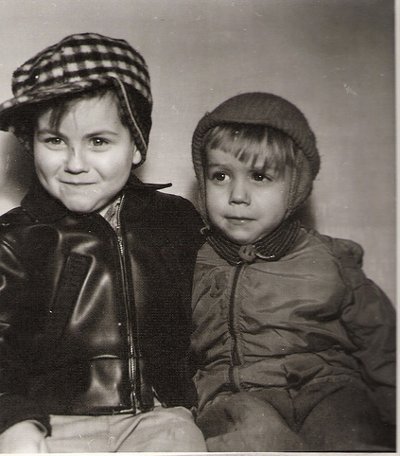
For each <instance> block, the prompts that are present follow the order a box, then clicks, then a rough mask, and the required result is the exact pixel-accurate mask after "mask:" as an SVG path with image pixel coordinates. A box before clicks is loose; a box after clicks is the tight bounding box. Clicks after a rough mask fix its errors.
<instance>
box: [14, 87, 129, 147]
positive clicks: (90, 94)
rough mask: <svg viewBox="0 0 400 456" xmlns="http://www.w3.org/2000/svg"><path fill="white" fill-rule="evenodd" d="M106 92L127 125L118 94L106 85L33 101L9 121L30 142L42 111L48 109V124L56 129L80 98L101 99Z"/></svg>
mask: <svg viewBox="0 0 400 456" xmlns="http://www.w3.org/2000/svg"><path fill="white" fill-rule="evenodd" d="M107 94H110V95H111V96H112V97H114V98H115V100H116V102H117V107H118V115H119V117H120V120H121V123H122V124H123V125H124V126H126V127H128V120H127V118H126V116H125V113H124V111H123V109H122V107H121V105H120V103H119V100H118V96H117V94H116V93H115V91H114V90H113V86H112V85H106V86H102V87H100V88H98V89H95V90H90V91H87V92H79V93H73V94H68V95H64V96H60V97H57V98H54V99H51V100H45V101H40V102H37V103H33V104H31V105H28V106H26V107H24V109H21V110H20V111H19V112H17V113H16V114H15V115H14V118H13V121H12V122H11V124H12V126H13V128H14V133H15V134H16V135H17V136H18V135H21V136H22V135H24V136H25V137H27V138H28V139H29V142H30V143H32V140H33V135H34V132H35V129H36V127H37V123H38V119H39V117H40V116H42V115H43V114H44V113H46V112H48V111H50V118H49V125H50V127H51V128H54V129H57V128H58V127H59V126H60V123H61V121H62V119H63V117H64V116H65V115H66V114H67V113H68V111H69V110H70V109H71V107H72V106H73V105H74V104H76V103H78V102H79V101H81V100H89V99H92V98H99V99H101V98H103V97H105V96H106V95H107Z"/></svg>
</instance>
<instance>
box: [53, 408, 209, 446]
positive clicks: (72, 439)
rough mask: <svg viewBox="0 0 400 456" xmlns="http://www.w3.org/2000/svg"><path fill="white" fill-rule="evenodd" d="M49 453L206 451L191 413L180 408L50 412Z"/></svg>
mask: <svg viewBox="0 0 400 456" xmlns="http://www.w3.org/2000/svg"><path fill="white" fill-rule="evenodd" d="M50 423H51V426H52V435H51V437H46V439H45V443H46V445H47V451H48V452H50V453H92V452H96V453H101V452H120V451H121V452H123V451H127V452H205V451H207V449H206V444H205V442H204V438H203V435H202V433H201V431H200V430H199V428H198V427H197V426H196V425H195V424H194V421H193V418H192V414H191V412H190V411H189V410H187V409H185V408H183V407H171V408H163V407H161V406H156V407H155V408H154V410H153V411H151V412H146V413H139V414H138V415H129V414H127V415H101V416H76V415H75V416H69V415H68V416H61V415H51V417H50Z"/></svg>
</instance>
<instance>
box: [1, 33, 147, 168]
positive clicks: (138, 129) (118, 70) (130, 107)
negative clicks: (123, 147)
mask: <svg viewBox="0 0 400 456" xmlns="http://www.w3.org/2000/svg"><path fill="white" fill-rule="evenodd" d="M110 82H111V83H112V84H113V85H114V88H115V90H116V93H117V95H118V98H119V100H120V102H121V106H122V108H123V110H124V112H125V114H126V117H127V119H128V120H129V124H130V127H131V128H130V130H131V132H132V135H133V139H134V141H135V143H136V146H137V147H138V148H139V150H140V152H141V153H142V162H143V161H144V159H145V155H146V151H147V145H148V139H149V133H150V128H151V109H152V96H151V90H150V76H149V72H148V69H147V65H146V62H145V60H144V58H143V57H142V56H141V55H140V54H139V53H138V52H137V51H136V50H135V49H133V48H132V47H131V46H130V45H129V44H128V43H127V42H126V41H125V40H121V39H114V38H109V37H106V36H103V35H100V34H97V33H80V34H74V35H70V36H67V37H65V38H64V39H62V40H61V41H59V42H58V43H56V44H54V45H52V46H49V47H47V48H46V49H44V50H43V51H41V52H39V53H38V54H37V55H35V56H34V57H32V58H31V59H29V60H27V61H26V62H25V63H24V64H22V65H21V66H20V67H19V68H17V69H16V70H15V72H14V73H13V77H12V92H13V94H14V98H12V99H10V100H8V101H5V102H4V103H2V104H0V129H1V130H9V129H10V127H11V126H12V123H13V116H14V114H15V113H16V112H17V111H18V112H19V111H21V110H23V108H24V107H26V106H28V105H31V104H34V103H38V102H40V101H45V100H51V99H53V98H56V97H59V96H62V95H66V94H71V93H79V92H83V91H88V90H91V89H95V88H99V87H101V86H104V85H106V84H110Z"/></svg>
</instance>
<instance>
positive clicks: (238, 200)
mask: <svg viewBox="0 0 400 456" xmlns="http://www.w3.org/2000/svg"><path fill="white" fill-rule="evenodd" d="M229 203H230V204H247V205H248V204H250V194H249V191H248V189H247V188H246V184H245V183H244V182H242V181H236V182H233V183H232V186H231V192H230V198H229Z"/></svg>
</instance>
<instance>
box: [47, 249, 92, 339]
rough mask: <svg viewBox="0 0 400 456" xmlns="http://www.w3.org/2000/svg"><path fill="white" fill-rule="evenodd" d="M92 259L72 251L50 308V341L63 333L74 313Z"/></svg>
mask: <svg viewBox="0 0 400 456" xmlns="http://www.w3.org/2000/svg"><path fill="white" fill-rule="evenodd" d="M90 264H91V259H90V258H89V257H87V256H83V255H80V254H77V253H71V255H69V257H68V258H67V261H66V263H65V266H64V268H63V271H62V274H61V280H60V283H59V286H58V290H57V294H56V298H55V300H54V303H53V305H52V307H51V308H50V309H49V313H50V317H49V328H48V332H47V334H48V337H49V339H50V343H55V342H56V341H57V340H58V339H59V338H60V337H61V336H62V333H63V330H64V328H65V325H66V324H67V321H68V319H69V318H70V315H71V313H72V310H73V308H74V305H75V303H76V301H77V298H78V296H79V293H80V291H81V289H82V286H83V282H84V281H85V279H86V276H87V273H88V271H89V268H90Z"/></svg>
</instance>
